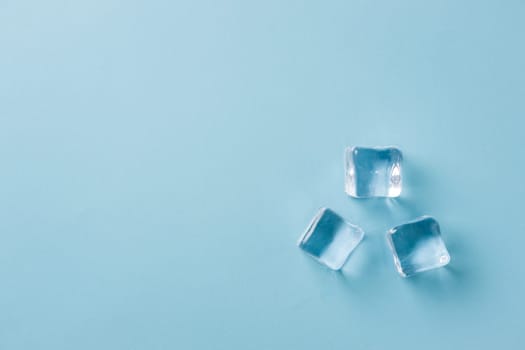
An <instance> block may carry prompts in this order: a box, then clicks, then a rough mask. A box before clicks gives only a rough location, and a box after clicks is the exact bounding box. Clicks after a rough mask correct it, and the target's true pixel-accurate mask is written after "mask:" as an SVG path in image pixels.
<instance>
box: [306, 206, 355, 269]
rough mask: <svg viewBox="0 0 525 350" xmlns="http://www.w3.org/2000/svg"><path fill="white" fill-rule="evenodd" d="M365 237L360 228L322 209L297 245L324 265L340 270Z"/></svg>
mask: <svg viewBox="0 0 525 350" xmlns="http://www.w3.org/2000/svg"><path fill="white" fill-rule="evenodd" d="M363 236H364V232H363V230H362V229H361V228H360V227H358V226H356V225H353V224H351V223H349V222H347V221H345V220H344V219H343V218H342V217H341V216H339V215H338V214H336V213H335V212H334V211H332V210H330V209H328V208H321V209H320V210H319V212H318V213H317V214H316V216H315V217H314V218H313V220H312V222H311V223H310V225H309V226H308V228H307V229H306V231H305V232H304V234H303V235H302V236H301V238H300V239H299V242H298V243H297V245H298V246H299V248H301V249H302V250H304V251H305V252H306V253H308V254H309V255H311V256H312V257H314V258H315V259H317V260H318V261H319V262H321V263H322V264H324V265H326V266H328V267H329V268H331V269H333V270H339V269H340V268H341V267H343V265H344V263H345V262H346V260H347V259H348V256H349V255H350V253H351V252H352V251H353V250H354V249H355V247H357V245H358V244H359V243H360V242H361V240H362V239H363Z"/></svg>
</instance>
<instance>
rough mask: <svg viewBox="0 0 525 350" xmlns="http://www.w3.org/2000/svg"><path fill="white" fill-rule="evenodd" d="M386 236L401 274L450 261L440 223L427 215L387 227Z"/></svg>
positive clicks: (419, 270) (406, 274)
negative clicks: (388, 228) (390, 227)
mask: <svg viewBox="0 0 525 350" xmlns="http://www.w3.org/2000/svg"><path fill="white" fill-rule="evenodd" d="M387 240H388V243H389V245H390V248H391V249H392V253H393V255H394V264H395V265H396V269H397V271H398V272H399V273H400V274H401V276H403V277H408V276H412V275H414V274H416V273H418V272H422V271H426V270H430V269H434V268H437V267H441V266H445V265H446V264H448V263H449V261H450V255H449V254H448V251H447V247H445V243H444V242H443V239H442V238H441V231H440V229H439V224H438V222H437V221H436V220H435V219H434V218H431V217H429V216H422V217H420V218H417V219H415V220H414V221H411V222H408V223H406V224H403V225H399V226H396V227H394V228H392V229H390V230H389V231H388V234H387Z"/></svg>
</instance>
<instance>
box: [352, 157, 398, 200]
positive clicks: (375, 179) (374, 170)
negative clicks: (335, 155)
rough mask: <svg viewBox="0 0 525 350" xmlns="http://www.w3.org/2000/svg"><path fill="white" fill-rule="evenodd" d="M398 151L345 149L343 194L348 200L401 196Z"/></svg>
mask: <svg viewBox="0 0 525 350" xmlns="http://www.w3.org/2000/svg"><path fill="white" fill-rule="evenodd" d="M402 159H403V156H402V154H401V151H400V150H399V149H397V148H395V147H373V148H366V147H348V148H347V149H346V150H345V192H346V193H347V194H348V195H349V196H352V197H357V198H366V197H398V196H399V195H400V194H401V162H402Z"/></svg>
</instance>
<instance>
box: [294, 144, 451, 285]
mask: <svg viewBox="0 0 525 350" xmlns="http://www.w3.org/2000/svg"><path fill="white" fill-rule="evenodd" d="M402 162H403V156H402V154H401V151H400V150H399V149H397V148H395V147H373V148H366V147H351V148H347V149H346V150H345V192H346V193H347V194H348V195H349V196H352V197H355V198H372V197H398V196H399V195H400V194H401V188H402ZM363 237H364V231H363V230H362V229H361V228H360V227H359V226H357V225H354V224H352V223H350V222H348V221H346V220H345V219H343V218H342V217H341V216H340V215H338V214H337V213H335V212H334V211H332V210H330V209H328V208H321V209H320V210H319V212H318V213H317V214H316V216H315V217H314V218H313V220H312V222H311V223H310V225H309V226H308V228H307V229H306V231H305V232H304V233H303V235H302V236H301V238H300V239H299V242H298V245H299V247H300V248H301V249H302V250H304V251H305V252H306V253H308V254H309V255H311V256H312V257H314V258H316V259H317V260H318V261H319V262H320V263H322V264H324V265H326V266H328V267H329V268H331V269H334V270H339V269H341V268H342V267H343V265H344V264H345V262H346V261H347V259H348V257H349V256H350V253H352V251H353V250H354V249H355V248H356V247H357V246H358V245H359V243H360V242H361V240H362V239H363ZM387 241H388V244H389V246H390V249H391V250H392V255H393V258H394V265H395V267H396V269H397V271H398V272H399V274H401V276H403V277H408V276H412V275H414V274H416V273H418V272H422V271H426V270H430V269H434V268H438V267H442V266H445V265H447V264H448V263H449V261H450V255H449V253H448V251H447V248H446V246H445V243H444V242H443V239H442V238H441V231H440V228H439V224H438V222H437V221H436V220H435V219H434V218H432V217H430V216H422V217H419V218H417V219H415V220H413V221H409V222H407V223H404V224H402V225H399V226H396V227H393V228H391V229H390V230H388V232H387Z"/></svg>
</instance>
